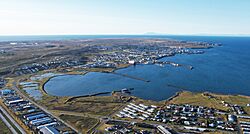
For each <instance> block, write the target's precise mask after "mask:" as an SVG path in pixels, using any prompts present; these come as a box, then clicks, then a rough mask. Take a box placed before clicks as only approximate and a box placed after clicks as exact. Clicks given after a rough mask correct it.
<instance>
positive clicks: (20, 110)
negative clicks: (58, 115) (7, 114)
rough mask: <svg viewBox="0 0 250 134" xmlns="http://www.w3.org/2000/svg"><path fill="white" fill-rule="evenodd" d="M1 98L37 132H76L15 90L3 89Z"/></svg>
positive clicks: (55, 133) (53, 133)
mask: <svg viewBox="0 0 250 134" xmlns="http://www.w3.org/2000/svg"><path fill="white" fill-rule="evenodd" d="M1 98H2V99H3V102H4V104H5V105H6V106H7V107H8V108H9V109H10V110H11V111H12V112H13V113H14V114H15V115H16V116H17V117H18V118H19V119H20V120H21V121H22V122H23V123H24V124H25V125H27V126H28V127H29V128H30V129H31V130H32V131H34V132H35V133H41V134H43V133H46V132H50V133H48V134H59V133H65V134H66V133H75V132H74V131H73V130H71V129H70V128H68V127H67V126H66V125H64V124H63V123H61V122H60V121H58V120H57V119H55V118H54V117H53V116H52V115H50V114H48V113H46V112H44V111H43V110H41V109H40V108H38V107H36V106H35V105H34V104H32V103H31V102H29V101H28V100H26V99H24V98H22V97H20V96H19V95H17V94H16V93H15V91H14V90H10V89H3V90H1ZM46 134H47V133H46Z"/></svg>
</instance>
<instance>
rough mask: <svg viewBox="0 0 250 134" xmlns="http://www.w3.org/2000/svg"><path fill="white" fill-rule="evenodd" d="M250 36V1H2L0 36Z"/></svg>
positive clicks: (0, 2) (0, 8) (0, 1)
mask: <svg viewBox="0 0 250 134" xmlns="http://www.w3.org/2000/svg"><path fill="white" fill-rule="evenodd" d="M145 33H156V34H174V35H250V0H0V35H64V34H66V35H68V34H71V35H79V34H83V35H84V34H86V35H92V34H145Z"/></svg>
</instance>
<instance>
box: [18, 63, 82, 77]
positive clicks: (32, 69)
mask: <svg viewBox="0 0 250 134" xmlns="http://www.w3.org/2000/svg"><path fill="white" fill-rule="evenodd" d="M78 65H82V63H81V62H80V61H78V60H53V61H48V62H45V63H33V64H31V65H24V66H22V67H20V68H17V69H16V70H15V72H14V73H15V74H16V75H23V74H31V73H37V72H39V71H43V70H48V69H56V68H58V67H73V66H78Z"/></svg>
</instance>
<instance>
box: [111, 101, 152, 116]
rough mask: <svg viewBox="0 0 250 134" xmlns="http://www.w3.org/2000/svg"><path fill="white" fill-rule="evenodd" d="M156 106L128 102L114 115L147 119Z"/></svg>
mask: <svg viewBox="0 0 250 134" xmlns="http://www.w3.org/2000/svg"><path fill="white" fill-rule="evenodd" d="M156 108H157V106H154V105H151V106H146V105H144V104H139V105H136V104H134V103H130V104H128V105H127V107H125V108H124V109H122V111H120V112H119V113H118V114H116V116H118V117H120V118H131V119H141V120H148V119H150V118H151V117H152V116H153V112H154V111H155V110H156Z"/></svg>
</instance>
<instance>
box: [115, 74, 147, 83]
mask: <svg viewBox="0 0 250 134" xmlns="http://www.w3.org/2000/svg"><path fill="white" fill-rule="evenodd" d="M111 73H112V74H116V75H120V76H123V77H127V78H131V79H135V80H140V81H144V82H150V80H145V79H143V78H140V77H135V76H131V75H128V74H121V73H117V72H111Z"/></svg>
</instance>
